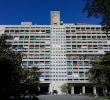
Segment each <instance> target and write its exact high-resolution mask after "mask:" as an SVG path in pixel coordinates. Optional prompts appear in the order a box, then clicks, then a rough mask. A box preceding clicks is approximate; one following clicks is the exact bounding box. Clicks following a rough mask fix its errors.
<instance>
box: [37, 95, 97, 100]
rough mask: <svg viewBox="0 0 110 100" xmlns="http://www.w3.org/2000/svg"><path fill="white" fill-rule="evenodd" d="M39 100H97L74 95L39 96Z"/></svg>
mask: <svg viewBox="0 0 110 100" xmlns="http://www.w3.org/2000/svg"><path fill="white" fill-rule="evenodd" d="M39 100H97V99H96V98H95V97H89V96H78V95H76V96H74V95H40V96H39Z"/></svg>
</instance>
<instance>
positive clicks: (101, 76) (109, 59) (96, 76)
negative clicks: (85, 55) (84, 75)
mask: <svg viewBox="0 0 110 100" xmlns="http://www.w3.org/2000/svg"><path fill="white" fill-rule="evenodd" d="M89 72H90V81H91V83H92V84H93V85H95V86H96V87H98V88H101V89H103V92H104V90H107V88H108V87H110V84H109V83H110V52H107V53H106V54H105V55H104V56H103V58H102V59H101V60H98V61H93V67H92V68H90V70H89Z"/></svg>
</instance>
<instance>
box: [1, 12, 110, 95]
mask: <svg viewBox="0 0 110 100" xmlns="http://www.w3.org/2000/svg"><path fill="white" fill-rule="evenodd" d="M0 34H8V35H11V36H12V37H13V39H12V40H8V42H9V43H11V44H12V45H13V47H15V48H16V51H19V52H22V53H23V54H24V56H23V59H22V65H23V66H26V67H29V68H30V67H33V66H35V67H38V68H39V69H40V72H41V76H40V83H41V86H42V87H43V88H44V87H45V86H46V84H48V92H51V93H52V91H53V90H57V91H58V94H62V92H61V90H60V87H61V86H62V85H63V84H64V83H68V84H70V85H71V86H72V87H71V93H72V94H77V93H83V94H85V93H89V92H90V91H91V92H93V93H94V94H95V93H96V89H95V87H91V86H90V81H89V79H88V76H89V73H88V70H89V69H90V68H91V67H92V65H91V60H94V59H98V58H101V57H102V56H103V55H104V54H105V52H108V51H110V36H109V34H108V36H106V33H104V32H103V31H102V27H101V25H91V24H79V23H70V24H65V23H63V22H62V21H60V12H59V11H51V24H50V25H33V24H32V23H31V22H22V23H21V25H0Z"/></svg>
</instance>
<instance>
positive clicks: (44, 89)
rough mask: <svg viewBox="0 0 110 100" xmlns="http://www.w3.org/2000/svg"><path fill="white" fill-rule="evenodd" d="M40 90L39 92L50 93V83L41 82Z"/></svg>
mask: <svg viewBox="0 0 110 100" xmlns="http://www.w3.org/2000/svg"><path fill="white" fill-rule="evenodd" d="M39 87H40V92H39V94H48V91H49V83H40V84H39Z"/></svg>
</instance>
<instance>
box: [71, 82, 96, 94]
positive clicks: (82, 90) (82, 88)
mask: <svg viewBox="0 0 110 100" xmlns="http://www.w3.org/2000/svg"><path fill="white" fill-rule="evenodd" d="M70 85H71V94H96V87H92V86H91V84H81V83H74V84H73V83H72V84H70Z"/></svg>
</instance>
